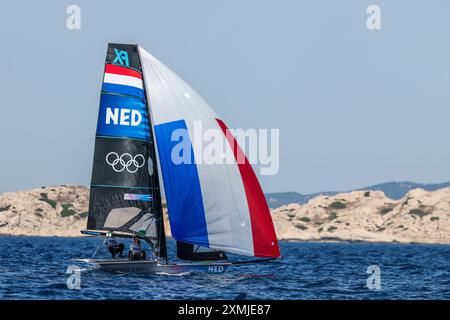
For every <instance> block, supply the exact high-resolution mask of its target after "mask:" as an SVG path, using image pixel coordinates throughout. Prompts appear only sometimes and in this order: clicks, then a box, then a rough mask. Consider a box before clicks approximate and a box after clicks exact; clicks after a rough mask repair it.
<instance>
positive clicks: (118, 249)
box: [103, 236, 125, 259]
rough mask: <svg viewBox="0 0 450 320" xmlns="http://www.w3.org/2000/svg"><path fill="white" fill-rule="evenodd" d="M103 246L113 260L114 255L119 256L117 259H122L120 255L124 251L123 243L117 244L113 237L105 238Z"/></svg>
mask: <svg viewBox="0 0 450 320" xmlns="http://www.w3.org/2000/svg"><path fill="white" fill-rule="evenodd" d="M103 244H104V245H105V246H106V247H107V248H108V251H109V252H110V253H111V255H112V257H113V259H114V258H115V257H116V254H119V257H123V255H122V253H123V249H125V245H124V244H123V243H119V242H118V241H117V240H116V238H115V237H113V236H109V237H107V238H106V239H105V241H104V242H103Z"/></svg>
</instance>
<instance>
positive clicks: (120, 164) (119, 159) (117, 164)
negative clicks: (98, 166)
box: [105, 152, 145, 173]
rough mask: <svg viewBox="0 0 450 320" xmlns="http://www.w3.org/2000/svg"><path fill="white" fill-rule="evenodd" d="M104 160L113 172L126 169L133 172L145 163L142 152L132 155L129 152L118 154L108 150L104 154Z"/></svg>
mask: <svg viewBox="0 0 450 320" xmlns="http://www.w3.org/2000/svg"><path fill="white" fill-rule="evenodd" d="M105 160H106V163H107V164H109V165H110V166H111V167H112V168H113V170H114V171H115V172H122V171H123V170H125V169H127V171H128V172H129V173H135V172H136V171H138V169H139V168H142V167H143V166H144V164H145V158H144V156H143V155H142V154H137V155H135V156H134V157H133V156H132V155H131V154H129V153H124V154H122V155H121V156H119V154H117V153H116V152H110V153H108V154H107V155H106V158H105Z"/></svg>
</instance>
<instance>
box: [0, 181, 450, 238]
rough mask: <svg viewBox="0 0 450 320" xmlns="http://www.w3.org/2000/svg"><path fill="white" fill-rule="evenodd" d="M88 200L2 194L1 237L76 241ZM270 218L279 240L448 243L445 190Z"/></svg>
mask: <svg viewBox="0 0 450 320" xmlns="http://www.w3.org/2000/svg"><path fill="white" fill-rule="evenodd" d="M88 200H89V189H88V188H86V187H83V186H71V185H62V186H55V187H42V188H39V189H33V190H28V191H21V192H9V193H4V194H1V195H0V234H3V235H37V236H80V233H79V230H80V229H84V228H85V227H86V217H87V207H88ZM272 218H273V220H274V224H275V229H276V232H277V235H278V238H279V239H284V240H302V241H377V242H405V243H407V242H419V243H450V188H444V189H440V190H436V191H432V192H427V191H424V190H422V189H415V190H412V191H409V192H408V193H407V194H406V195H405V196H404V197H403V198H402V199H400V200H392V199H390V198H387V197H386V196H385V195H384V193H382V192H381V191H353V192H349V193H340V194H337V195H333V196H317V197H315V198H313V199H311V200H309V201H308V202H307V203H306V204H303V205H300V204H290V205H286V206H282V207H280V208H277V209H274V210H272ZM166 219H167V216H166ZM165 225H166V228H167V230H166V232H167V234H169V235H170V230H169V223H167V221H166V224H165Z"/></svg>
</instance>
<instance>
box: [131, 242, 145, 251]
mask: <svg viewBox="0 0 450 320" xmlns="http://www.w3.org/2000/svg"><path fill="white" fill-rule="evenodd" d="M130 251H131V252H133V253H141V251H142V248H141V247H140V246H139V245H138V244H136V243H134V242H133V243H132V244H131V245H130Z"/></svg>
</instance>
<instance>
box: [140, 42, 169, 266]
mask: <svg viewBox="0 0 450 320" xmlns="http://www.w3.org/2000/svg"><path fill="white" fill-rule="evenodd" d="M138 54H139V50H138ZM140 59H141V57H140V54H139V60H140ZM141 72H142V66H141ZM145 81H146V80H145V75H144V72H142V82H143V85H144V96H145V101H147V112H148V114H149V120H150V123H149V125H150V135H151V136H152V140H151V141H152V143H151V144H150V148H152V153H153V154H154V155H155V158H154V166H155V173H154V175H155V179H156V180H157V181H158V183H159V181H160V180H159V174H158V171H159V170H158V168H159V165H158V157H157V155H156V152H157V151H156V148H155V132H154V130H153V117H152V112H151V101H150V99H149V95H148V94H147V86H146V82H145ZM153 205H154V210H155V213H156V233H157V238H158V240H157V243H158V244H157V246H158V248H159V257H161V258H163V259H164V260H165V261H166V263H168V261H169V259H168V257H167V246H166V232H165V230H164V214H163V209H162V199H161V188H158V189H157V190H155V192H154V200H153Z"/></svg>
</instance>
